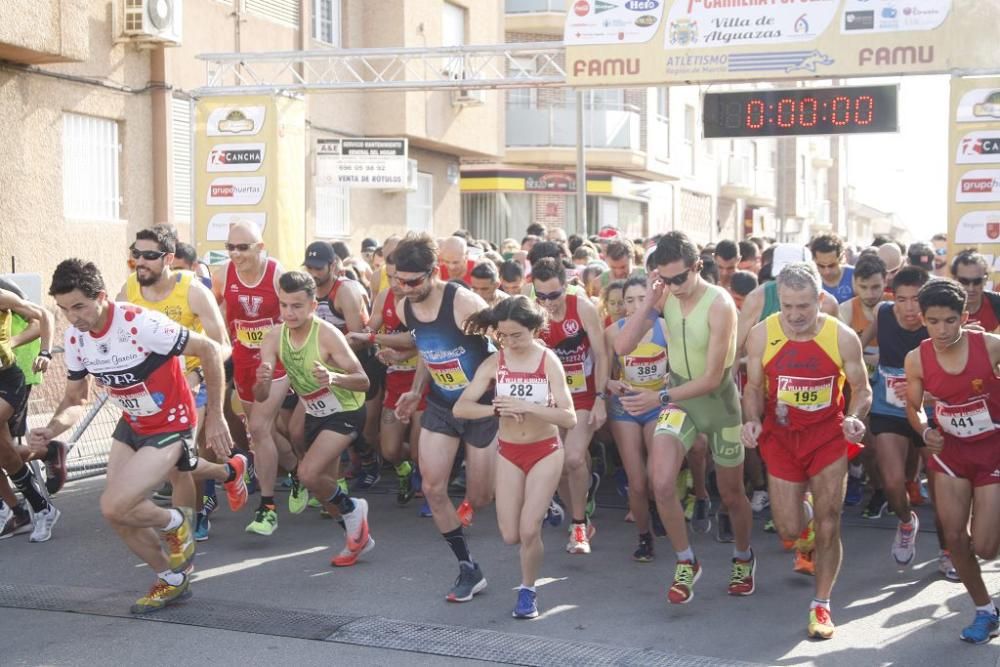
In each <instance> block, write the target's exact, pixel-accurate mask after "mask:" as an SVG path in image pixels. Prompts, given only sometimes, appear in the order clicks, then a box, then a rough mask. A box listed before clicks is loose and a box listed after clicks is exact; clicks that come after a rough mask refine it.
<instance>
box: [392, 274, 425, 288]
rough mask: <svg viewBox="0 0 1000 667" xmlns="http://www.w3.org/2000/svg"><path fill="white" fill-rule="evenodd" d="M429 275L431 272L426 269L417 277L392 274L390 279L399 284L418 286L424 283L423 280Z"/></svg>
mask: <svg viewBox="0 0 1000 667" xmlns="http://www.w3.org/2000/svg"><path fill="white" fill-rule="evenodd" d="M430 275H431V272H430V271H427V272H426V273H424V275H422V276H420V277H419V278H409V279H404V278H400V277H399V276H393V277H392V280H395V281H396V282H397V283H399V284H400V285H406V286H407V287H420V286H421V285H423V284H424V281H425V280H427V278H428V277H430Z"/></svg>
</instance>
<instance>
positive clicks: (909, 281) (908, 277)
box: [892, 266, 931, 291]
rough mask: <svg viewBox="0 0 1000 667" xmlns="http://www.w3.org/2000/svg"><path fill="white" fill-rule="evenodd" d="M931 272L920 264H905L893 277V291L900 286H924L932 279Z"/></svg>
mask: <svg viewBox="0 0 1000 667" xmlns="http://www.w3.org/2000/svg"><path fill="white" fill-rule="evenodd" d="M930 279H931V277H930V274H928V273H927V272H926V271H924V270H923V269H921V268H920V267H919V266H904V267H903V268H901V269H900V270H899V272H898V273H897V274H896V275H895V276H893V278H892V289H893V291H896V290H898V289H899V288H900V287H923V286H924V285H926V284H927V281H928V280H930Z"/></svg>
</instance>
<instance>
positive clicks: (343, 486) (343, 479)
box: [337, 477, 351, 496]
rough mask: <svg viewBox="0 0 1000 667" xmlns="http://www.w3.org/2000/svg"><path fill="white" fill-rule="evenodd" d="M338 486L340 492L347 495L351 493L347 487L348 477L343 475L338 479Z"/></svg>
mask: <svg viewBox="0 0 1000 667" xmlns="http://www.w3.org/2000/svg"><path fill="white" fill-rule="evenodd" d="M337 488H338V489H340V492H341V493H343V494H344V495H345V496H349V495H351V494H350V492H349V491H348V489H347V478H346V477H341V478H340V479H338V480H337Z"/></svg>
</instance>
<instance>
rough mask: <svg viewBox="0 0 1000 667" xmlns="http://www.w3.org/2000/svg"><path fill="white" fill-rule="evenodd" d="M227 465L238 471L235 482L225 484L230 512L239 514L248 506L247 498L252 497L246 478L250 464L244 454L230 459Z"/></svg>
mask: <svg viewBox="0 0 1000 667" xmlns="http://www.w3.org/2000/svg"><path fill="white" fill-rule="evenodd" d="M226 463H228V464H229V465H230V466H231V467H232V469H233V470H235V471H236V477H234V478H233V481H231V482H226V483H225V484H223V487H224V488H225V489H226V500H228V501H229V509H230V510H232V511H233V512H239V511H240V510H241V509H243V506H244V505H246V504H247V497H248V496H249V495H250V494H249V491H248V489H247V483H246V479H245V478H244V473H245V472H246V470H247V466H248V465H249V462H248V461H247V457H246V456H244V455H243V454H235V455H233V456H231V457H229V460H228V461H226Z"/></svg>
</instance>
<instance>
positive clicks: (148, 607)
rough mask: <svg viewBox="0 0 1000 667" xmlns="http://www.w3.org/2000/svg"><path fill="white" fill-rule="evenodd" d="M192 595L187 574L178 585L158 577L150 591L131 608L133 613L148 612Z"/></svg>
mask: <svg viewBox="0 0 1000 667" xmlns="http://www.w3.org/2000/svg"><path fill="white" fill-rule="evenodd" d="M190 595H191V589H190V581H189V580H188V578H187V577H186V576H185V577H184V581H182V582H181V583H180V584H179V585H177V586H171V585H170V584H168V583H167V582H165V581H164V580H163V579H159V578H157V580H156V583H155V584H153V587H152V588H150V589H149V592H148V593H146V594H145V595H143V596H142V597H141V598H139V599H138V600H136V601H135V604H133V605H132V608H131V609H129V611H130V612H132V613H133V614H148V613H149V612H151V611H157V610H159V609H163V608H164V607H166V606H167V605H168V604H173V603H174V602H178V601H180V600H183V599H184V598H186V597H188V596H190Z"/></svg>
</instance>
